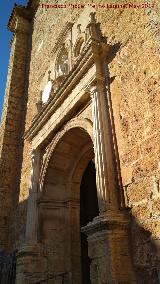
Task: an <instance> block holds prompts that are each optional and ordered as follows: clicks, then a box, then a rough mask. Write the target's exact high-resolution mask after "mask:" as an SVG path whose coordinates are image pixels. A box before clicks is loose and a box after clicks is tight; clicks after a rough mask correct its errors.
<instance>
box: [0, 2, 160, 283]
mask: <svg viewBox="0 0 160 284" xmlns="http://www.w3.org/2000/svg"><path fill="white" fill-rule="evenodd" d="M40 2H41V3H42V2H43V1H40ZM46 2H47V1H46ZM48 2H49V1H48ZM51 2H52V3H51V4H53V1H51ZM73 2H74V3H75V1H70V3H73ZM86 2H87V3H88V1H86ZM95 2H96V3H97V4H98V3H100V4H101V5H103V4H106V1H100V0H96V1H95ZM122 2H123V1H122ZM126 2H128V1H125V3H126ZM81 3H85V1H81ZM134 3H138V1H137V0H136V1H134ZM159 9H160V7H159V4H158V1H155V5H154V7H153V8H150V9H142V8H137V9H136V8H130V9H118V8H117V9H105V8H104V9H103V8H99V9H97V20H98V21H99V22H100V23H101V28H102V32H103V34H104V35H105V36H106V37H107V40H108V43H109V44H110V45H112V52H111V54H110V57H109V59H108V61H109V64H108V71H109V76H110V93H111V99H112V106H113V114H114V121H115V130H116V136H117V144H118V150H119V158H120V167H121V175H122V182H123V188H124V193H125V202H126V206H127V207H128V208H129V209H130V212H131V215H132V238H133V240H134V241H133V242H132V244H133V248H134V252H135V253H134V255H133V256H134V263H135V265H136V267H137V271H139V269H140V268H141V272H142V271H143V269H145V270H146V269H148V273H149V274H148V275H149V276H148V277H151V278H150V279H153V281H157V280H156V279H158V278H157V277H158V276H157V274H156V273H157V272H156V270H155V267H156V266H157V261H158V256H157V252H156V250H155V251H154V250H153V244H154V243H155V240H156V241H157V240H158V238H159V234H160V224H159V222H160V221H159V220H160V219H159V218H160V216H159V214H160V213H159V212H160V207H159V201H160V200H159V198H160V189H159V178H160V176H159V167H160V166H159V158H160V154H159V153H160V152H159V144H160V143H159V139H160V138H159V123H160V119H159V100H160V99H159V91H160V86H159V79H160V78H159V76H160V75H159V74H160V72H159V71H160V67H159V63H160V57H159V48H160V40H159V35H158V29H159V19H158V15H159V14H160V11H159ZM81 12H82V10H81V9H71V8H68V9H46V10H45V9H44V8H42V7H41V5H39V7H38V9H37V12H36V14H35V17H34V19H33V22H32V26H33V34H32V47H31V60H30V69H29V88H28V102H27V114H26V121H25V131H27V129H28V128H29V126H30V125H31V122H32V119H33V118H34V116H35V115H36V113H37V109H36V102H38V100H39V98H40V91H41V90H42V86H43V84H44V83H45V80H47V79H45V78H47V77H46V74H47V72H48V70H49V67H50V65H51V63H52V61H53V59H54V53H53V48H54V46H55V44H56V39H57V37H58V35H59V34H60V32H61V29H62V28H63V27H64V26H65V24H66V22H70V21H71V22H74V21H75V20H76V19H77V18H78V16H79V14H80V13H81ZM51 71H52V72H54V70H51ZM51 76H52V73H51ZM85 116H86V117H87V116H90V109H89V111H88V112H87V111H86V113H85ZM2 127H3V126H2ZM30 149H31V145H30V143H29V142H28V141H24V148H23V164H22V171H21V184H20V195H19V208H18V209H17V213H16V218H14V222H15V224H16V225H15V227H16V231H15V235H14V236H13V235H12V233H11V243H15V242H16V245H17V246H18V247H19V246H20V245H21V244H22V243H23V240H24V231H25V220H26V203H27V198H28V188H29V178H30V170H31V162H30V158H29V155H28V153H29V152H30ZM23 204H24V206H22V205H23ZM14 216H15V215H14ZM16 240H17V241H16ZM154 248H156V247H154ZM150 283H152V282H150ZM153 283H156V282H153Z"/></svg>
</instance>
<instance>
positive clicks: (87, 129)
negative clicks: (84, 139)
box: [39, 117, 93, 193]
mask: <svg viewBox="0 0 160 284" xmlns="http://www.w3.org/2000/svg"><path fill="white" fill-rule="evenodd" d="M74 128H78V129H81V130H82V131H83V132H84V133H86V135H87V134H88V136H89V137H90V140H91V141H92V142H93V124H92V121H91V120H89V119H88V118H82V117H76V118H74V119H72V120H70V121H69V122H68V123H67V124H66V125H65V126H64V127H63V128H62V130H61V131H59V132H58V133H57V134H56V135H55V137H54V138H53V139H52V141H51V143H50V145H49V146H48V147H47V152H46V154H45V159H44V161H43V163H42V166H41V172H40V179H39V185H40V186H39V191H40V193H41V192H42V191H43V187H44V180H45V176H46V173H47V169H48V166H49V162H50V160H51V157H52V155H53V153H54V151H55V149H56V147H57V145H58V143H59V142H60V141H61V139H62V138H63V137H64V135H65V134H67V132H69V131H70V130H72V129H74ZM91 148H92V150H91ZM89 149H90V150H91V152H93V147H91V143H88V145H85V147H84V148H83V150H82V152H80V153H79V155H80V156H82V155H84V154H85V152H86V151H88V150H89ZM92 155H93V154H92ZM80 156H78V157H76V159H75V161H74V162H75V166H76V164H77V162H78V159H80ZM73 171H74V166H73V167H72V169H71V171H70V175H72V174H73Z"/></svg>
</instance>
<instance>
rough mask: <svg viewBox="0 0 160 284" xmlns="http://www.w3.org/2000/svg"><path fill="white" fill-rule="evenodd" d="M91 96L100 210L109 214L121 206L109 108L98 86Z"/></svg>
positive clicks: (93, 89)
mask: <svg viewBox="0 0 160 284" xmlns="http://www.w3.org/2000/svg"><path fill="white" fill-rule="evenodd" d="M91 95H92V118H93V137H94V152H95V167H96V179H97V194H98V200H99V209H100V213H101V214H102V213H104V212H106V211H107V214H109V212H110V211H115V210H118V209H119V206H120V202H119V199H120V192H119V187H118V184H117V180H116V167H115V162H114V152H113V141H112V136H113V135H112V129H111V124H110V118H109V107H108V104H107V100H106V98H105V94H104V92H98V90H97V87H96V86H94V87H92V88H91Z"/></svg>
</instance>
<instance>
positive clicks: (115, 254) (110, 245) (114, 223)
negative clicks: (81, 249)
mask: <svg viewBox="0 0 160 284" xmlns="http://www.w3.org/2000/svg"><path fill="white" fill-rule="evenodd" d="M127 215H128V214H127V212H121V211H118V212H107V213H104V214H103V215H101V216H98V217H96V218H95V219H94V220H93V222H90V223H89V224H88V225H87V226H85V227H83V228H82V232H83V233H85V234H86V235H87V236H88V254H89V257H90V258H91V266H90V277H91V283H92V284H102V283H103V284H109V283H112V284H113V283H121V284H122V283H123V284H124V283H136V279H135V274H134V271H133V265H132V261H131V255H130V254H131V252H130V248H129V232H128V229H129V223H130V220H129V218H128V216H127Z"/></svg>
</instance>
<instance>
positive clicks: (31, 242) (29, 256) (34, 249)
mask: <svg viewBox="0 0 160 284" xmlns="http://www.w3.org/2000/svg"><path fill="white" fill-rule="evenodd" d="M31 161H32V169H31V177H30V179H31V182H30V189H29V197H28V208H27V222H26V235H25V245H24V247H23V248H22V249H21V250H20V251H19V252H18V255H17V277H16V283H17V284H21V283H24V284H27V283H32V281H33V279H36V277H37V280H38V279H39V277H40V278H41V277H42V276H43V274H44V273H45V272H46V260H45V258H44V257H43V256H42V253H41V246H40V244H38V239H37V237H38V236H37V232H38V208H37V198H38V187H39V174H40V151H39V150H38V149H36V150H33V151H32V152H31ZM28 281H31V282H28Z"/></svg>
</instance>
